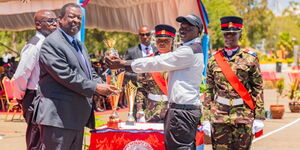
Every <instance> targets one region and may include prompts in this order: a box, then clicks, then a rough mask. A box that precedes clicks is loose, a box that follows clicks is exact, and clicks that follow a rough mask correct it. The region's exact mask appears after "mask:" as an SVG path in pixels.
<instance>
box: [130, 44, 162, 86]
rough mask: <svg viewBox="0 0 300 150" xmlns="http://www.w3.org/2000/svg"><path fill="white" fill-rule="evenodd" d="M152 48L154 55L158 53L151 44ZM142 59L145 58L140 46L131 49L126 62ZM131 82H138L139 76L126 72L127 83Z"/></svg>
mask: <svg viewBox="0 0 300 150" xmlns="http://www.w3.org/2000/svg"><path fill="white" fill-rule="evenodd" d="M151 47H152V50H153V53H157V52H158V51H157V48H156V47H155V46H154V45H152V44H151ZM142 57H143V53H142V48H141V45H140V44H139V45H136V46H134V47H131V48H129V49H128V50H127V51H126V54H125V59H126V60H133V59H138V58H142ZM129 80H132V81H134V82H136V81H137V74H136V73H134V72H129V71H126V73H125V83H126V82H127V81H129Z"/></svg>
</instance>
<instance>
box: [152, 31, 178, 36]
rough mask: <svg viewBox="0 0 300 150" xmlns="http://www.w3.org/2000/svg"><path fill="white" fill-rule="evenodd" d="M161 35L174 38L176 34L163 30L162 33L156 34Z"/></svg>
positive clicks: (156, 33)
mask: <svg viewBox="0 0 300 150" xmlns="http://www.w3.org/2000/svg"><path fill="white" fill-rule="evenodd" d="M161 34H163V35H170V36H172V37H175V34H174V33H171V32H168V31H166V30H161V31H157V32H155V35H161Z"/></svg>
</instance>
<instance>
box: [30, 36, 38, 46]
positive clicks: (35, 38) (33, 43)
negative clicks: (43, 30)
mask: <svg viewBox="0 0 300 150" xmlns="http://www.w3.org/2000/svg"><path fill="white" fill-rule="evenodd" d="M39 41H40V38H39V37H37V36H34V37H32V38H31V39H30V40H29V41H28V42H27V44H32V45H36V44H37V43H38V42H39Z"/></svg>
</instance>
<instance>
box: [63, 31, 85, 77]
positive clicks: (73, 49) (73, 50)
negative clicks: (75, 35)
mask: <svg viewBox="0 0 300 150" xmlns="http://www.w3.org/2000/svg"><path fill="white" fill-rule="evenodd" d="M58 32H60V34H61V37H62V39H63V41H64V42H65V44H66V45H68V47H69V48H70V50H71V51H72V52H73V54H74V55H75V57H76V58H77V60H78V63H79V66H80V67H81V69H82V70H83V72H85V71H84V70H85V69H84V64H83V62H82V61H81V58H80V56H79V54H78V52H77V50H76V49H75V48H74V47H73V46H72V44H71V43H70V42H69V41H68V40H67V37H65V35H64V34H63V33H62V32H61V31H59V30H58ZM80 46H81V45H80ZM86 75H87V74H86ZM87 77H89V76H87Z"/></svg>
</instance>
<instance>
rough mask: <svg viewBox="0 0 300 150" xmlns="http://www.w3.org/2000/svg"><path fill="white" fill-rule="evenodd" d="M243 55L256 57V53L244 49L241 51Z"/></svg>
mask: <svg viewBox="0 0 300 150" xmlns="http://www.w3.org/2000/svg"><path fill="white" fill-rule="evenodd" d="M243 51H244V52H245V53H248V54H250V55H252V56H255V57H256V56H257V54H256V53H254V52H253V51H250V50H249V49H245V50H243Z"/></svg>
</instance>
